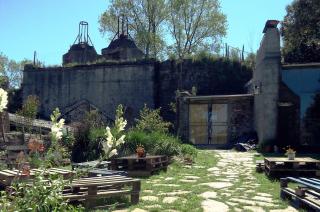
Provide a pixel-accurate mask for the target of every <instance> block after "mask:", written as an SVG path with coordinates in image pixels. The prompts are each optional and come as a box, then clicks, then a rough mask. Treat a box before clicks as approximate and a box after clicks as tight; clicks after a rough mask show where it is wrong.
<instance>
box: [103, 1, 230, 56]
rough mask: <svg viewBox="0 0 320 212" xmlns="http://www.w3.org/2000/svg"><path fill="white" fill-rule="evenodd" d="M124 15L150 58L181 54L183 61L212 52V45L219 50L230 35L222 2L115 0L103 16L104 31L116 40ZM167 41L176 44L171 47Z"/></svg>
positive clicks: (139, 44)
mask: <svg viewBox="0 0 320 212" xmlns="http://www.w3.org/2000/svg"><path fill="white" fill-rule="evenodd" d="M123 14H125V16H126V18H128V22H129V34H130V35H131V36H133V38H134V40H135V41H136V43H137V46H138V47H139V48H140V49H142V50H143V51H144V53H145V54H146V57H147V58H148V57H153V58H158V59H161V58H163V57H164V56H169V57H170V58H173V57H175V56H176V55H177V56H178V59H182V58H184V57H186V56H187V55H191V54H193V53H195V52H197V51H208V50H209V49H210V47H212V44H214V46H216V47H217V49H216V50H218V48H219V44H220V43H221V37H223V36H224V35H225V34H226V16H225V15H224V14H222V12H221V10H220V4H219V1H218V0H172V1H166V0H135V1H126V0H113V1H112V2H111V4H110V5H109V7H108V9H107V10H106V11H105V12H104V13H103V14H102V15H101V17H100V20H99V23H100V31H101V32H103V33H105V32H107V33H109V35H110V37H113V36H114V34H115V33H116V32H117V29H118V27H117V24H118V23H117V20H118V17H119V16H121V15H123ZM167 37H169V38H170V39H165V38H167ZM167 40H173V41H174V44H173V45H171V46H168V42H167ZM167 46H168V48H166V47H167ZM166 51H167V52H166ZM165 52H166V53H165Z"/></svg>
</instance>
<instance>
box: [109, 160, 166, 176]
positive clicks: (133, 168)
mask: <svg viewBox="0 0 320 212" xmlns="http://www.w3.org/2000/svg"><path fill="white" fill-rule="evenodd" d="M168 163H169V161H168V157H167V156H164V155H153V156H150V155H147V156H146V157H137V156H135V155H132V156H127V157H121V158H117V159H113V160H112V161H111V168H112V169H113V170H124V171H127V172H128V175H129V176H132V177H141V176H150V175H152V174H154V173H155V172H156V171H159V170H165V171H166V170H167V167H168Z"/></svg>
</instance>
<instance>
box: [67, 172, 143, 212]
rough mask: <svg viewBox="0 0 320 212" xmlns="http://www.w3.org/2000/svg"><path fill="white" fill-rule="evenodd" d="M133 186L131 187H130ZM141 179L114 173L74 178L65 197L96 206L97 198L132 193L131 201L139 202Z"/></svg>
mask: <svg viewBox="0 0 320 212" xmlns="http://www.w3.org/2000/svg"><path fill="white" fill-rule="evenodd" d="M130 187H131V189H130ZM140 189H141V181H140V180H139V179H133V178H131V177H126V176H121V175H113V176H102V177H87V178H80V179H77V180H73V181H72V183H71V185H70V186H67V187H65V189H64V191H63V194H62V196H63V198H64V199H66V200H68V201H69V202H72V201H85V203H86V206H87V207H92V206H95V204H96V203H95V200H97V199H101V198H106V197H115V196H123V195H131V203H132V204H137V203H138V202H139V194H140Z"/></svg>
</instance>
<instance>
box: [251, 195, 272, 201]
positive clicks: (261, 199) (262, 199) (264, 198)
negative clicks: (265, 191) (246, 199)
mask: <svg viewBox="0 0 320 212" xmlns="http://www.w3.org/2000/svg"><path fill="white" fill-rule="evenodd" d="M252 199H253V200H258V201H264V202H270V203H272V202H273V200H272V198H271V197H263V196H254V197H253V198H252Z"/></svg>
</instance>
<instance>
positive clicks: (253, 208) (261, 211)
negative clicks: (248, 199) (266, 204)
mask: <svg viewBox="0 0 320 212" xmlns="http://www.w3.org/2000/svg"><path fill="white" fill-rule="evenodd" d="M243 209H245V210H248V211H253V212H265V210H264V209H263V208H261V207H259V206H244V207H243Z"/></svg>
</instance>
